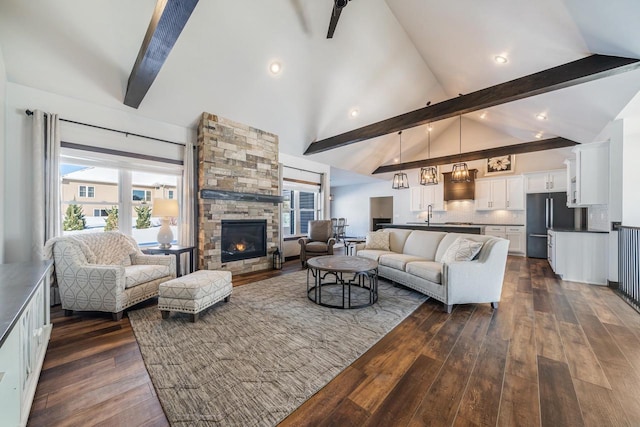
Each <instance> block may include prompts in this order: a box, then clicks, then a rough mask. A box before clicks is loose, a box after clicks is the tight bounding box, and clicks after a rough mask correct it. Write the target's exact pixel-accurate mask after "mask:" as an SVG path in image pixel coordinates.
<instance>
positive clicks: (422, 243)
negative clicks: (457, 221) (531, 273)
mask: <svg viewBox="0 0 640 427" xmlns="http://www.w3.org/2000/svg"><path fill="white" fill-rule="evenodd" d="M377 233H389V250H384V249H367V248H366V244H359V245H357V246H356V255H357V256H360V257H364V258H368V259H372V260H375V261H377V262H378V274H379V276H380V277H384V278H386V279H389V280H391V281H393V282H396V283H399V284H401V285H404V286H406V287H409V288H412V289H414V290H416V291H418V292H421V293H423V294H425V295H428V296H430V297H432V298H435V299H437V300H438V301H441V302H442V303H444V305H445V309H446V311H447V312H449V313H450V312H451V309H452V307H453V305H454V304H467V303H491V304H492V306H493V308H497V307H498V302H499V301H500V294H501V292H502V282H503V280H504V272H505V266H506V262H507V252H508V251H509V241H508V240H505V239H501V238H498V237H493V236H484V235H477V234H462V233H444V232H437V231H421V230H406V229H399V228H394V229H384V230H382V231H378V232H377ZM461 236H462V237H464V238H466V239H469V240H473V241H475V242H482V243H483V245H482V248H481V249H480V252H479V253H478V254H477V255H476V256H475V258H473V259H472V260H471V261H456V262H451V263H442V262H441V261H442V258H443V256H444V254H445V253H446V252H447V249H449V247H450V246H451V245H452V244H453V243H454V242H455V241H456V239H457V238H458V237H461Z"/></svg>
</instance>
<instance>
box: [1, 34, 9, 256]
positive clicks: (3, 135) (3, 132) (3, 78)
mask: <svg viewBox="0 0 640 427" xmlns="http://www.w3.org/2000/svg"><path fill="white" fill-rule="evenodd" d="M6 88H7V72H6V69H5V66H4V56H3V54H2V47H1V46H0V165H2V166H3V167H2V169H3V170H4V169H6V166H5V164H4V152H5V144H6V131H7V128H6V126H5V123H6V112H7V109H6V104H7V92H6ZM5 199H6V198H5V191H4V173H0V264H2V263H3V262H4V245H3V244H2V242H4V205H5V202H4V201H5Z"/></svg>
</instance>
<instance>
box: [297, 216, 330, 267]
mask: <svg viewBox="0 0 640 427" xmlns="http://www.w3.org/2000/svg"><path fill="white" fill-rule="evenodd" d="M308 235H309V237H306V238H301V239H299V240H298V243H299V244H300V262H301V263H302V266H303V267H306V265H307V260H308V259H309V258H312V257H314V256H321V255H333V245H335V244H336V239H335V238H334V237H333V226H332V224H331V220H317V221H309V233H308Z"/></svg>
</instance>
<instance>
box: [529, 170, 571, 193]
mask: <svg viewBox="0 0 640 427" xmlns="http://www.w3.org/2000/svg"><path fill="white" fill-rule="evenodd" d="M557 191H567V172H566V170H565V169H558V170H551V171H545V172H536V173H530V174H527V175H526V192H527V193H549V192H557Z"/></svg>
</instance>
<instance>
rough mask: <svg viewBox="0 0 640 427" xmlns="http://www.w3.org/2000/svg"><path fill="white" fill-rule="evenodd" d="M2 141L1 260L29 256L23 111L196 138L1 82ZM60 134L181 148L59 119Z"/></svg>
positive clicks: (27, 127) (165, 153) (144, 148)
mask: <svg viewBox="0 0 640 427" xmlns="http://www.w3.org/2000/svg"><path fill="white" fill-rule="evenodd" d="M6 99H7V105H6V132H7V133H6V143H5V168H4V171H3V177H4V180H5V183H4V186H3V188H4V195H3V196H4V197H2V199H3V200H5V209H6V215H5V218H4V236H3V243H4V244H3V247H4V253H5V262H19V261H27V260H29V259H31V240H32V239H31V237H32V236H31V229H32V223H33V216H32V214H31V212H32V205H31V199H32V190H31V189H32V180H31V174H30V170H31V162H32V155H31V121H32V119H31V117H28V116H26V115H25V113H24V112H25V110H27V109H31V110H35V109H40V110H43V111H46V112H51V113H58V114H59V115H60V117H61V118H64V119H69V120H75V121H79V122H84V123H91V124H95V125H99V126H104V127H108V128H113V129H119V130H124V131H129V132H132V133H138V134H142V135H147V136H152V137H157V138H161V139H166V140H169V141H175V142H185V141H188V140H190V141H192V142H195V139H196V137H195V134H196V131H195V129H189V128H184V127H181V126H175V125H171V124H168V123H162V122H158V121H155V120H151V119H148V118H145V117H143V116H141V115H138V114H136V111H135V110H130V111H125V110H116V109H112V108H107V107H103V106H100V105H96V104H91V103H87V102H84V101H79V100H76V99H72V98H68V97H64V96H59V95H56V94H52V93H49V92H44V91H41V90H37V89H33V88H29V87H25V86H21V85H17V84H14V83H7V84H6ZM61 139H62V140H63V141H67V142H81V143H90V142H92V141H93V142H94V143H95V144H96V145H101V146H110V148H116V149H121V150H122V149H124V150H126V151H131V152H139V153H145V154H150V155H155V156H161V157H176V156H177V153H178V152H179V150H181V147H179V146H174V145H170V144H165V143H162V142H157V141H151V140H144V139H140V138H135V137H129V138H127V137H124V136H123V135H118V134H115V133H112V132H105V131H101V130H98V129H90V128H81V127H78V126H72V125H68V124H64V123H62V124H61Z"/></svg>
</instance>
